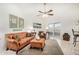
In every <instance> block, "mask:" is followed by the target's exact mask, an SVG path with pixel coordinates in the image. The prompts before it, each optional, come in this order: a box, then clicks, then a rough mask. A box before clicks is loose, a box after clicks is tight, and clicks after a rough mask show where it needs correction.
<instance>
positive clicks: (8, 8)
mask: <svg viewBox="0 0 79 59" xmlns="http://www.w3.org/2000/svg"><path fill="white" fill-rule="evenodd" d="M47 7H48V9H53V14H54V16H52V17H48V18H44V19H43V18H41V17H37V16H36V15H38V14H39V13H38V11H39V10H42V8H43V5H42V4H38V3H37V4H33V3H31V4H29V3H28V4H0V34H1V35H2V34H3V35H2V37H4V34H5V33H6V32H9V31H11V29H10V28H9V14H13V15H16V16H20V17H23V18H24V21H25V22H24V26H25V28H24V30H26V29H27V28H28V27H32V24H33V22H39V23H42V25H43V26H42V27H43V28H42V30H44V29H46V27H47V26H48V24H49V23H54V22H61V23H62V28H61V35H62V34H63V33H65V32H68V33H69V34H70V35H71V40H72V28H73V26H74V23H75V20H78V19H79V4H64V3H63V4H55V3H54V4H47ZM2 37H1V40H0V44H2V45H1V46H2V47H3V45H4V43H3V42H4V40H3V38H2ZM1 42H2V43H1Z"/></svg>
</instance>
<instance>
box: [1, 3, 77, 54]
mask: <svg viewBox="0 0 79 59" xmlns="http://www.w3.org/2000/svg"><path fill="white" fill-rule="evenodd" d="M44 8H46V11H45V12H47V11H50V10H52V11H50V13H51V15H48V16H46V17H42V16H43V13H40V11H43V12H44ZM78 10H79V4H78V3H0V19H1V20H0V54H1V55H6V54H10V55H12V54H13V55H16V51H13V50H7V51H6V48H7V44H6V42H7V40H6V38H5V36H6V34H10V33H11V34H12V33H15V35H16V33H21V35H26V33H25V32H36V35H37V34H38V33H39V31H44V32H45V33H46V38H45V46H44V49H43V51H41V50H40V49H37V48H36V49H35V48H34V49H33V48H32V49H30V48H29V47H30V44H31V43H30V44H29V45H27V46H25V45H24V46H23V49H21V51H19V52H18V55H71V54H72V55H78V54H79V49H78V48H79V47H78V45H79V44H78V43H77V44H76V46H75V47H74V45H73V33H72V29H73V27H74V26H77V25H79V24H78V23H77V22H78V21H79V20H78V19H79V16H78V15H79V11H78ZM19 20H21V21H19ZM12 23H13V25H12ZM15 23H16V24H15ZM55 23H61V26H60V30H59V33H60V35H59V37H55V35H52V36H51V37H50V38H48V36H49V34H50V33H48V32H54V30H55V28H54V27H55V26H54V27H53V25H55ZM50 24H53V25H51V26H50ZM19 26H20V27H21V28H19ZM53 28H54V30H53ZM57 29H59V28H58V27H57ZM23 32H24V33H23ZM22 33H23V34H22ZM57 33H58V32H57ZM64 33H68V35H69V36H70V38H69V39H70V40H69V41H65V40H63V34H64ZM54 34H55V32H54ZM19 35H20V34H19ZM34 37H36V36H34ZM37 38H38V37H37ZM52 43H53V44H52ZM47 45H48V46H47ZM55 47H56V48H55ZM57 49H58V50H57ZM49 50H50V51H49ZM27 51H29V52H27ZM54 51H55V52H54ZM56 51H57V52H56Z"/></svg>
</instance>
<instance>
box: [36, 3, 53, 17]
mask: <svg viewBox="0 0 79 59" xmlns="http://www.w3.org/2000/svg"><path fill="white" fill-rule="evenodd" d="M43 5H44V10H43V11H40V10H39V11H38V12H39V13H41V14H39V15H37V16H40V15H48V16H53V13H51V12H53V10H52V9H49V10H48V11H47V10H46V3H44V4H43Z"/></svg>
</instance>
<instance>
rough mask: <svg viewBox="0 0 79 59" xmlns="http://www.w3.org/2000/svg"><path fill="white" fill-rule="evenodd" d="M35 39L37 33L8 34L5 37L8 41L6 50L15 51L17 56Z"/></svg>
mask: <svg viewBox="0 0 79 59" xmlns="http://www.w3.org/2000/svg"><path fill="white" fill-rule="evenodd" d="M34 37H35V33H32V35H30V34H29V33H27V32H19V33H8V34H6V35H5V38H6V40H7V44H6V45H7V47H6V48H7V49H6V50H9V49H10V50H14V51H16V54H17V53H18V51H20V50H21V49H22V48H24V47H25V46H26V45H28V44H29V43H30V41H31V40H32V39H33V38H34Z"/></svg>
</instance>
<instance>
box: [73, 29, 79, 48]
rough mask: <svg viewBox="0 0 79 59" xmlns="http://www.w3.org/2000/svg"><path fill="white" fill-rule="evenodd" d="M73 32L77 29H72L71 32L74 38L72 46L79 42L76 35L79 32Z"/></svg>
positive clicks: (78, 35)
mask: <svg viewBox="0 0 79 59" xmlns="http://www.w3.org/2000/svg"><path fill="white" fill-rule="evenodd" d="M75 32H77V31H74V29H72V33H73V36H74V38H73V39H74V40H73V44H74V47H75V46H76V42H79V41H77V37H79V34H74V33H75Z"/></svg>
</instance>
